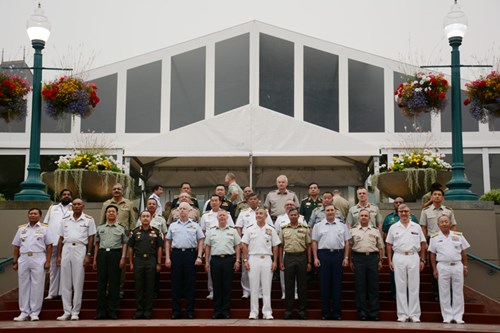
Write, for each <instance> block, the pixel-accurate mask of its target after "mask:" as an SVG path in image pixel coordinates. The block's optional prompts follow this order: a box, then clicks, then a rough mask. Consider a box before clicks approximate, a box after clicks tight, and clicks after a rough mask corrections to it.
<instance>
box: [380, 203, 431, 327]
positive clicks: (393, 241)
mask: <svg viewBox="0 0 500 333" xmlns="http://www.w3.org/2000/svg"><path fill="white" fill-rule="evenodd" d="M410 213H411V211H410V208H409V207H408V206H406V205H405V204H401V205H399V207H398V214H399V217H400V219H399V222H396V223H395V224H393V225H392V226H391V228H390V229H389V233H388V234H387V238H386V243H387V260H388V262H389V267H390V269H391V270H393V271H394V279H395V280H396V306H397V315H398V319H397V320H398V321H399V322H406V321H410V322H414V323H419V322H420V313H421V312H420V300H419V289H420V272H421V271H422V270H423V269H424V264H425V245H426V242H425V237H424V234H423V233H422V229H421V228H420V226H419V225H418V224H417V223H415V222H412V221H411V220H410ZM393 253H394V256H393Z"/></svg>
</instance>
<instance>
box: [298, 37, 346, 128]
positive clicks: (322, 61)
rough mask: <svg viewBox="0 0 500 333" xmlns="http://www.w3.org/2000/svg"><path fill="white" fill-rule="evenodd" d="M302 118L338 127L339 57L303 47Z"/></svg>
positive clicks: (319, 124)
mask: <svg viewBox="0 0 500 333" xmlns="http://www.w3.org/2000/svg"><path fill="white" fill-rule="evenodd" d="M304 120H305V121H307V122H310V123H312V124H315V125H318V126H322V127H325V128H328V129H331V130H334V131H337V132H338V130H339V57H338V56H337V55H335V54H331V53H327V52H324V51H320V50H316V49H313V48H310V47H307V46H305V47H304Z"/></svg>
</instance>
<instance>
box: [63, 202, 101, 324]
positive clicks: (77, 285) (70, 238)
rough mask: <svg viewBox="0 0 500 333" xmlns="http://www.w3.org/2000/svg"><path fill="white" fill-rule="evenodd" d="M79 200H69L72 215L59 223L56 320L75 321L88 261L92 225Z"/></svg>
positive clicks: (92, 238) (91, 246)
mask: <svg viewBox="0 0 500 333" xmlns="http://www.w3.org/2000/svg"><path fill="white" fill-rule="evenodd" d="M84 207H85V205H84V204H83V201H82V199H79V198H76V199H74V200H73V214H70V215H67V216H66V217H65V218H63V220H62V222H61V229H60V230H59V235H60V236H59V243H58V245H57V251H58V253H57V265H59V266H60V267H61V293H62V303H63V309H64V314H63V315H62V316H59V317H57V320H69V319H71V320H79V319H80V318H79V317H78V316H79V314H80V309H81V307H82V293H83V283H84V281H85V266H87V265H88V264H89V263H90V257H91V255H92V249H93V247H94V235H95V233H96V226H95V222H94V218H93V217H92V216H90V215H87V214H84V213H83V208H84Z"/></svg>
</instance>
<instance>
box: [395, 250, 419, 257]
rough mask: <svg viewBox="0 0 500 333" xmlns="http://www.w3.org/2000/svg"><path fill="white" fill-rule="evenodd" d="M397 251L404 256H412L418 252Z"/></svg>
mask: <svg viewBox="0 0 500 333" xmlns="http://www.w3.org/2000/svg"><path fill="white" fill-rule="evenodd" d="M396 253H397V254H401V255H403V256H412V255H414V254H416V253H417V252H415V251H406V252H397V251H396Z"/></svg>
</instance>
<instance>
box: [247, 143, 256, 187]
mask: <svg viewBox="0 0 500 333" xmlns="http://www.w3.org/2000/svg"><path fill="white" fill-rule="evenodd" d="M248 184H250V187H251V188H252V190H253V191H254V192H255V189H254V188H253V154H252V153H250V154H249V155H248Z"/></svg>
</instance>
